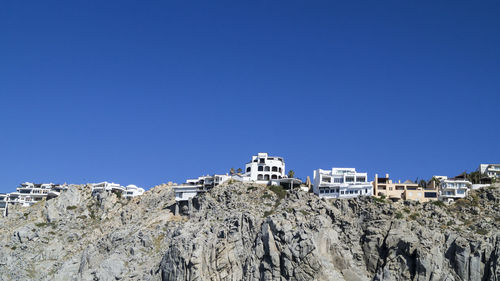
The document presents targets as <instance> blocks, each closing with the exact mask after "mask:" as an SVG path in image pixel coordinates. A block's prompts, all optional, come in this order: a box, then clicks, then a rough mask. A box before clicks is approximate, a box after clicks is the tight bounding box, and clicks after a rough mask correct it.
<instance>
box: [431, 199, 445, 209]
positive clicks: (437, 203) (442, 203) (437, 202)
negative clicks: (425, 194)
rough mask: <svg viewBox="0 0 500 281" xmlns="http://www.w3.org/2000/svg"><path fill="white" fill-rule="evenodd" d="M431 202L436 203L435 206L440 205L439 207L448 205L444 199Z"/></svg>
mask: <svg viewBox="0 0 500 281" xmlns="http://www.w3.org/2000/svg"><path fill="white" fill-rule="evenodd" d="M431 204H432V205H435V206H438V207H442V208H444V207H446V204H444V202H443V201H439V200H436V201H432V202H431Z"/></svg>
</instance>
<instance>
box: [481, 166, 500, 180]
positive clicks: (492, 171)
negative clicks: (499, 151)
mask: <svg viewBox="0 0 500 281" xmlns="http://www.w3.org/2000/svg"><path fill="white" fill-rule="evenodd" d="M479 172H481V174H484V175H486V176H488V177H489V178H496V179H498V178H500V164H480V165H479Z"/></svg>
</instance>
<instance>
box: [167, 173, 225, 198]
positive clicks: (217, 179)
mask: <svg viewBox="0 0 500 281" xmlns="http://www.w3.org/2000/svg"><path fill="white" fill-rule="evenodd" d="M230 179H231V176H229V175H228V174H225V175H218V174H215V175H213V176H210V175H206V176H201V177H198V178H196V179H188V180H186V183H185V184H182V185H175V186H173V187H172V188H173V189H174V191H175V200H176V201H188V200H189V199H191V198H193V197H195V196H196V195H197V194H198V193H202V192H206V191H207V190H210V189H212V188H214V187H215V186H217V185H219V184H222V183H224V182H226V181H228V180H230Z"/></svg>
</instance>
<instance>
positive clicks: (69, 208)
mask: <svg viewBox="0 0 500 281" xmlns="http://www.w3.org/2000/svg"><path fill="white" fill-rule="evenodd" d="M76 208H78V207H77V206H68V207H66V210H74V209H76Z"/></svg>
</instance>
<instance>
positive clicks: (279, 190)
mask: <svg viewBox="0 0 500 281" xmlns="http://www.w3.org/2000/svg"><path fill="white" fill-rule="evenodd" d="M269 189H270V190H271V191H272V192H274V193H275V194H276V195H277V196H278V199H280V200H281V199H284V198H285V197H286V190H285V189H284V188H283V187H282V186H281V185H272V186H270V187H269Z"/></svg>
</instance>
